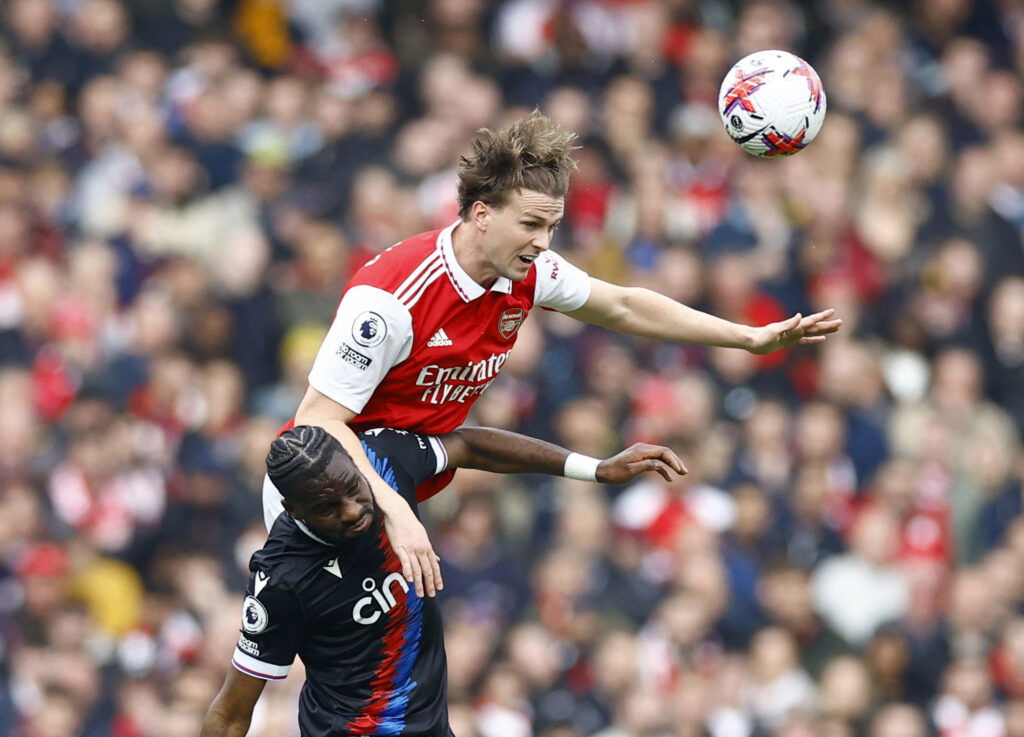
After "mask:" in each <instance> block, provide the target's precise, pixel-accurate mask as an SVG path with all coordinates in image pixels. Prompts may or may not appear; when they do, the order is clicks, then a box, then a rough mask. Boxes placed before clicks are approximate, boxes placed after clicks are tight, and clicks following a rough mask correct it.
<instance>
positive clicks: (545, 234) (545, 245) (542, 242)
mask: <svg viewBox="0 0 1024 737" xmlns="http://www.w3.org/2000/svg"><path fill="white" fill-rule="evenodd" d="M530 245H532V246H533V247H534V248H536V249H537V250H538V251H546V250H548V249H549V248H551V233H550V231H548V230H544V231H542V232H540V233H538V234H537V235H535V236H534V237H533V241H532V242H531V243H530Z"/></svg>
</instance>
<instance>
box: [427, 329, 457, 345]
mask: <svg viewBox="0 0 1024 737" xmlns="http://www.w3.org/2000/svg"><path fill="white" fill-rule="evenodd" d="M446 345H452V339H451V338H449V337H448V334H447V333H446V332H445V331H444V328H441V329H440V330H438V331H437V332H436V333H434V335H433V337H431V339H430V340H428V341H427V348H440V347H441V346H446Z"/></svg>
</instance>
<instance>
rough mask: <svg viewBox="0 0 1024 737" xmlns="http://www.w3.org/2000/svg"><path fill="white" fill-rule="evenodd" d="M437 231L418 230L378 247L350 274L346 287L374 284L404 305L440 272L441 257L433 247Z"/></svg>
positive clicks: (442, 264) (417, 296)
mask: <svg viewBox="0 0 1024 737" xmlns="http://www.w3.org/2000/svg"><path fill="white" fill-rule="evenodd" d="M440 232H441V231H439V230H432V231H429V232H426V233H420V234H418V235H414V236H412V237H411V238H406V239H405V240H404V241H400V242H398V243H396V244H395V245H393V246H391V247H390V248H388V249H386V250H384V251H382V252H381V253H379V254H377V255H376V256H374V257H373V258H372V259H370V260H369V261H367V262H366V263H365V264H364V265H363V267H362V268H361V269H359V270H358V271H357V272H356V273H355V274H354V275H353V277H352V280H351V281H350V282H349V284H348V287H349V288H352V287H354V286H360V285H365V286H371V287H377V288H378V289H383V290H384V291H386V292H391V293H392V294H394V295H395V297H396V298H397V299H398V301H399V302H402V303H403V304H407V305H408V303H409V302H412V301H415V300H418V298H419V297H420V296H422V292H423V290H424V289H426V287H427V286H429V284H430V283H433V281H434V280H436V279H437V278H438V277H439V276H440V275H442V274H443V273H444V261H443V259H442V257H441V253H440V251H439V249H438V248H437V237H438V234H439V233H440Z"/></svg>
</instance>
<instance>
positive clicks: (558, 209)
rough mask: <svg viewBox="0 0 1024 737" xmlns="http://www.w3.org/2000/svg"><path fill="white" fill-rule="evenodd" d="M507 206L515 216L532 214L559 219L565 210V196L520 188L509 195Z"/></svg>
mask: <svg viewBox="0 0 1024 737" xmlns="http://www.w3.org/2000/svg"><path fill="white" fill-rule="evenodd" d="M509 206H510V207H512V208H513V209H514V210H515V211H516V215H517V216H527V215H532V216H533V217H537V218H540V219H542V220H552V221H554V220H561V219H562V215H563V213H564V212H565V198H564V197H552V196H551V195H548V194H544V193H543V192H537V191H535V190H532V189H521V190H518V191H516V192H513V193H512V195H511V196H510V197H509Z"/></svg>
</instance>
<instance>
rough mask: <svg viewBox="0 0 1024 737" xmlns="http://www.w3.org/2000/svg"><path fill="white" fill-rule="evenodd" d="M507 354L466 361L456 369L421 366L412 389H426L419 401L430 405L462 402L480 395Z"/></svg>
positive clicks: (432, 365) (503, 362) (494, 354)
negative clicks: (476, 360) (419, 387)
mask: <svg viewBox="0 0 1024 737" xmlns="http://www.w3.org/2000/svg"><path fill="white" fill-rule="evenodd" d="M511 352H512V350H511V349H509V350H507V351H505V352H504V353H493V354H491V355H490V356H489V357H488V358H486V359H484V360H483V361H478V362H475V363H474V362H472V361H470V362H469V363H465V364H462V365H459V366H438V365H437V364H430V365H429V366H424V367H423V368H422V369H420V374H419V376H417V377H416V386H425V387H427V389H425V390H424V392H423V394H422V396H421V397H420V400H421V401H423V402H428V403H430V404H443V403H445V402H465V401H466V400H467V399H468V398H470V397H475V396H477V395H479V394H482V393H483V391H484V390H485V389H486V388H487V386H488V385H489V384H490V383H491V381H493V380H494V377H495V376H497V375H498V372H499V371H501V367H502V366H504V365H505V361H507V360H508V356H509V353H511ZM453 382H473V383H465V384H462V383H460V384H455V383H453Z"/></svg>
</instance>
